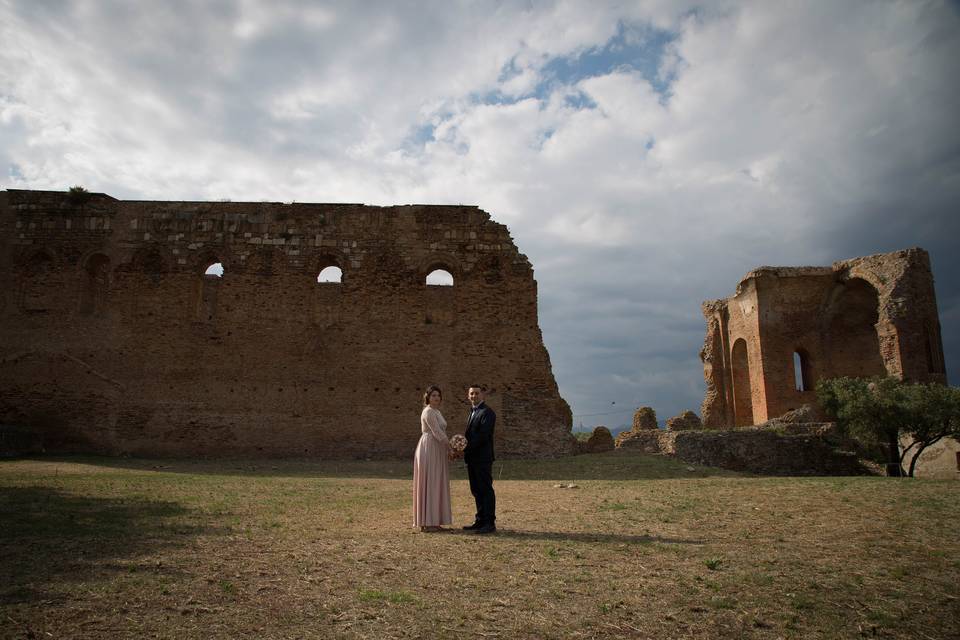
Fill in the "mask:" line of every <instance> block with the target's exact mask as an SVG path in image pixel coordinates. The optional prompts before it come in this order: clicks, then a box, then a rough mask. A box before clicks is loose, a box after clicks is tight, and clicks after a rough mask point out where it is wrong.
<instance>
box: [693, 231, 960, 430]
mask: <svg viewBox="0 0 960 640" xmlns="http://www.w3.org/2000/svg"><path fill="white" fill-rule="evenodd" d="M703 315H704V317H705V318H706V321H707V334H706V339H705V340H704V345H703V350H702V351H701V352H700V357H701V359H702V360H703V373H704V378H705V379H706V383H707V392H706V396H705V398H704V400H703V406H702V410H701V414H702V420H703V424H704V426H705V427H708V428H723V427H733V426H745V425H753V424H759V423H762V422H764V421H766V420H768V419H770V418H773V417H776V416H780V415H782V414H784V413H786V412H788V411H791V410H793V409H797V408H799V407H800V406H801V405H804V404H809V405H812V406H814V407H815V408H816V393H815V385H816V381H817V380H819V379H821V378H835V377H840V376H847V377H871V376H887V375H889V376H894V377H897V378H899V379H902V380H909V381H914V382H940V383H944V384H945V383H946V381H947V380H946V369H945V368H944V360H943V344H942V341H941V338H940V321H939V317H938V314H937V300H936V295H935V293H934V288H933V275H932V273H931V271H930V258H929V256H928V255H927V252H926V251H924V250H923V249H918V248H914V249H906V250H903V251H896V252H894V253H886V254H879V255H873V256H867V257H863V258H854V259H852V260H844V261H842V262H837V263H834V264H833V266H832V267H760V268H758V269H755V270H753V271H751V272H750V273H748V274H747V275H746V276H745V277H744V278H743V280H741V281H740V284H739V285H737V292H736V295H734V296H733V297H731V298H727V299H725V300H713V301H709V302H705V303H703Z"/></svg>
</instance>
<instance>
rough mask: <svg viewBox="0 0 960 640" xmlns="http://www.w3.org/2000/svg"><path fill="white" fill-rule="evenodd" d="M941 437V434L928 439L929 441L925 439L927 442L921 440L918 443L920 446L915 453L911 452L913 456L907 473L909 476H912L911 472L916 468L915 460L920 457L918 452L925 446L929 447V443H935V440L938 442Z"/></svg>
mask: <svg viewBox="0 0 960 640" xmlns="http://www.w3.org/2000/svg"><path fill="white" fill-rule="evenodd" d="M941 438H943V436H937V437H936V438H934V439H933V440H929V441H927V442H921V443H920V448H919V449H917V452H916V453H915V454H913V458H911V459H910V473H909V474H908V475H909V476H910V477H911V478H912V477H913V472H914V471H915V470H916V468H917V460H919V459H920V454H921V453H923V450H924V449H926V448H927V447H929V446H930V445H932V444H936V443H937V442H939V441H940V439H941Z"/></svg>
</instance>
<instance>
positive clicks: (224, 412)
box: [0, 190, 573, 457]
mask: <svg viewBox="0 0 960 640" xmlns="http://www.w3.org/2000/svg"><path fill="white" fill-rule="evenodd" d="M214 262H220V263H222V264H223V266H224V271H225V273H224V277H223V278H222V279H220V278H215V277H209V276H207V277H204V275H203V274H204V271H205V270H206V268H207V267H208V266H209V265H210V264H212V263H214ZM331 265H333V266H338V267H340V268H341V269H342V270H343V280H342V283H339V284H330V283H327V284H318V283H317V275H318V273H319V272H320V271H321V270H322V269H323V268H324V267H327V266H331ZM434 268H442V269H446V270H447V271H449V272H450V273H451V274H453V276H454V281H455V284H454V286H453V287H434V286H427V285H426V284H425V277H426V275H427V273H429V272H430V271H431V270H433V269H434ZM0 285H2V291H3V293H2V295H0V422H9V423H15V424H19V425H27V426H29V427H30V428H32V429H34V430H35V431H36V432H37V433H39V434H40V435H41V436H42V439H43V442H44V445H45V447H46V448H47V450H54V451H94V452H104V453H131V454H145V455H146V454H149V455H210V456H218V455H263V456H295V455H296V456H299V455H309V456H323V457H377V456H404V455H410V454H412V451H413V449H414V447H415V445H416V442H417V439H418V438H419V437H420V426H419V415H420V409H421V404H420V397H421V393H422V389H423V388H424V386H425V385H427V384H428V383H437V384H440V385H441V386H442V387H443V390H444V393H445V404H444V407H443V411H444V414H445V416H446V417H447V419H448V421H449V423H450V425H451V431H452V432H457V431H462V425H463V424H464V423H465V421H466V417H467V411H468V409H467V404H466V403H465V400H464V399H463V398H464V396H465V394H466V391H465V390H466V387H467V385H469V384H470V383H472V382H480V383H483V384H486V385H488V386H489V387H490V388H491V392H490V394H489V396H488V403H489V404H490V405H491V406H492V407H493V408H494V409H495V410H496V412H497V416H498V420H497V431H496V436H497V443H496V444H497V449H498V453H502V454H504V455H523V456H539V455H555V454H561V453H568V452H570V451H571V450H572V448H573V438H572V435H571V434H570V426H571V416H570V409H569V407H568V405H567V403H566V402H565V401H564V400H563V399H562V398H561V397H560V395H559V393H558V390H557V385H556V382H555V380H554V377H553V373H552V370H551V366H550V360H549V356H548V354H547V352H546V349H545V348H544V346H543V342H542V338H541V334H540V329H539V326H538V324H537V288H536V287H537V285H536V281H535V280H534V279H533V271H532V269H531V266H530V263H529V261H528V260H527V258H526V257H525V256H524V255H522V254H521V253H519V252H518V250H517V248H516V246H515V245H514V243H513V241H512V239H511V238H510V235H509V233H508V231H507V229H506V227H504V226H503V225H500V224H497V223H495V222H493V221H491V220H490V216H489V215H488V214H487V213H485V212H484V211H482V210H480V209H478V208H476V207H468V206H426V205H407V206H396V207H372V206H363V205H350V204H281V203H247V202H244V203H239V202H238V203H232V202H216V203H214V202H147V201H118V200H115V199H113V198H111V197H109V196H105V195H103V194H94V195H93V196H92V197H90V198H89V199H88V200H87V201H86V202H83V203H77V202H71V201H70V200H69V199H67V198H66V196H65V194H64V193H62V192H41V191H14V190H10V191H6V192H0Z"/></svg>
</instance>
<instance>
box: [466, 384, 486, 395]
mask: <svg viewBox="0 0 960 640" xmlns="http://www.w3.org/2000/svg"><path fill="white" fill-rule="evenodd" d="M470 389H480V391H483V392H484V393H486V392H487V388H486V387H485V386H483V385H482V384H472V385H470V386H469V387H467V391H469V390H470Z"/></svg>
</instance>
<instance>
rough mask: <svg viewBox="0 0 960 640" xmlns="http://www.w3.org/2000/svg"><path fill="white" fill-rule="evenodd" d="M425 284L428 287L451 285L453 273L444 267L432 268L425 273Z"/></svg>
mask: <svg viewBox="0 0 960 640" xmlns="http://www.w3.org/2000/svg"><path fill="white" fill-rule="evenodd" d="M425 284H426V285H427V286H428V287H452V286H453V274H452V273H450V272H449V271H447V270H446V269H434V270H433V271H431V272H430V273H428V274H427V278H426V281H425Z"/></svg>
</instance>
